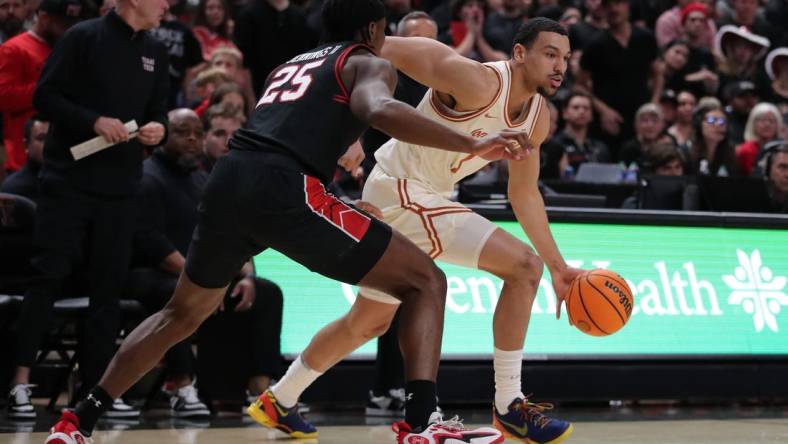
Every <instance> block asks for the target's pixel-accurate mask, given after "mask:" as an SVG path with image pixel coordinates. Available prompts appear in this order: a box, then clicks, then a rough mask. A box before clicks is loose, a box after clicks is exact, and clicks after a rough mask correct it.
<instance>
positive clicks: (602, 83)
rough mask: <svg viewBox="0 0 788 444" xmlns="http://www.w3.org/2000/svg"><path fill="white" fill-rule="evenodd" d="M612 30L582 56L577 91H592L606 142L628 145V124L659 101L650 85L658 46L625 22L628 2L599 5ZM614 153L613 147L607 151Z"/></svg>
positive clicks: (606, 1) (615, 0) (646, 33)
mask: <svg viewBox="0 0 788 444" xmlns="http://www.w3.org/2000/svg"><path fill="white" fill-rule="evenodd" d="M603 4H604V8H605V11H606V14H607V22H608V25H609V26H610V28H609V29H608V30H606V31H604V32H602V33H601V34H600V35H599V36H597V37H596V38H595V39H594V40H593V41H592V42H590V43H589V44H588V45H587V46H586V47H585V49H584V50H583V56H582V58H581V59H580V68H581V69H580V72H579V73H578V76H577V79H576V82H575V85H576V86H579V87H580V88H582V90H584V91H585V92H590V91H593V97H594V109H595V110H596V111H597V112H598V115H599V118H600V124H601V127H602V130H603V131H604V135H605V138H606V139H607V140H606V141H609V140H612V141H620V140H626V139H627V138H629V137H631V135H632V128H633V125H632V118H633V116H634V114H635V111H636V110H637V109H638V107H639V106H640V105H642V104H643V103H645V102H648V101H651V100H652V99H653V101H654V102H656V101H657V99H658V98H659V95H657V96H656V97H654V96H653V91H650V89H649V87H648V84H649V80H650V79H652V80H653V79H655V78H656V77H657V76H658V75H659V73H658V72H657V70H656V69H655V64H654V62H655V60H656V58H657V44H656V40H655V39H654V36H653V35H652V34H651V33H650V32H649V31H646V30H644V29H641V28H639V27H637V26H632V25H631V24H630V22H629V2H627V1H626V0H603ZM611 147H612V146H611Z"/></svg>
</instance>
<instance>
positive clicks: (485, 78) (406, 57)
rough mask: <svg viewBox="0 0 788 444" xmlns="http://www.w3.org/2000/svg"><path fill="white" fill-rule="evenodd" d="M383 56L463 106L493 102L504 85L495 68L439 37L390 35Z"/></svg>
mask: <svg viewBox="0 0 788 444" xmlns="http://www.w3.org/2000/svg"><path fill="white" fill-rule="evenodd" d="M381 56H382V57H383V58H385V59H387V60H389V61H390V62H391V63H392V64H394V66H395V67H396V68H397V69H398V70H400V71H402V72H404V73H405V74H407V75H408V76H409V77H411V78H413V79H414V80H416V81H417V82H419V83H421V84H423V85H427V86H429V87H430V88H432V89H434V90H436V91H439V92H441V93H445V94H449V95H450V96H452V97H453V98H454V100H455V101H456V102H457V104H458V105H459V107H458V109H461V110H470V109H477V108H482V107H485V106H487V105H489V104H490V102H491V101H492V100H493V99H494V98H495V95H496V94H497V93H498V88H499V86H500V81H499V80H498V76H497V75H496V74H495V72H493V70H492V68H488V67H486V66H484V65H483V64H481V63H479V62H477V61H475V60H471V59H469V58H467V57H463V56H462V55H460V54H458V53H457V51H455V50H454V49H453V48H450V47H448V46H446V45H444V44H443V43H441V42H439V41H437V40H432V39H428V38H424V37H407V38H405V37H386V43H385V44H384V45H383V51H382V52H381Z"/></svg>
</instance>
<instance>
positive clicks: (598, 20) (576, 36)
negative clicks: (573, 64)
mask: <svg viewBox="0 0 788 444" xmlns="http://www.w3.org/2000/svg"><path fill="white" fill-rule="evenodd" d="M583 6H584V7H585V11H586V15H585V18H584V20H583V21H581V22H579V23H575V24H574V25H572V26H570V27H569V43H570V46H571V47H572V53H573V55H574V53H576V52H578V51H580V52H582V51H583V49H584V48H585V46H586V45H587V44H588V43H590V42H591V41H592V40H594V38H595V37H597V36H598V35H599V34H600V33H601V32H602V31H603V30H605V29H607V14H606V13H605V8H604V6H603V5H602V0H583Z"/></svg>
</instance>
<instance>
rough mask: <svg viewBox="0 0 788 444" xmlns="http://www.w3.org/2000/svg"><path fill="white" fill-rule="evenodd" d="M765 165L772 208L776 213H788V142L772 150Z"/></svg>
mask: <svg viewBox="0 0 788 444" xmlns="http://www.w3.org/2000/svg"><path fill="white" fill-rule="evenodd" d="M765 167H766V169H765V171H766V179H767V181H766V183H767V188H768V190H769V197H770V199H771V201H772V208H773V209H774V212H776V213H788V143H783V144H781V145H779V146H778V147H776V148H775V149H773V150H770V152H769V153H768V154H767V155H766V158H765Z"/></svg>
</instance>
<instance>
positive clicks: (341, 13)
mask: <svg viewBox="0 0 788 444" xmlns="http://www.w3.org/2000/svg"><path fill="white" fill-rule="evenodd" d="M383 17H385V8H384V7H383V2H381V1H380V0H326V1H325V2H324V3H323V33H324V34H323V41H324V42H326V43H330V42H341V41H345V40H356V38H357V37H356V34H357V33H358V32H361V36H362V37H363V38H364V39H365V40H369V35H368V34H367V26H368V25H369V24H370V22H376V21H378V20H380V19H382V18H383ZM381 31H382V30H381Z"/></svg>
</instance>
